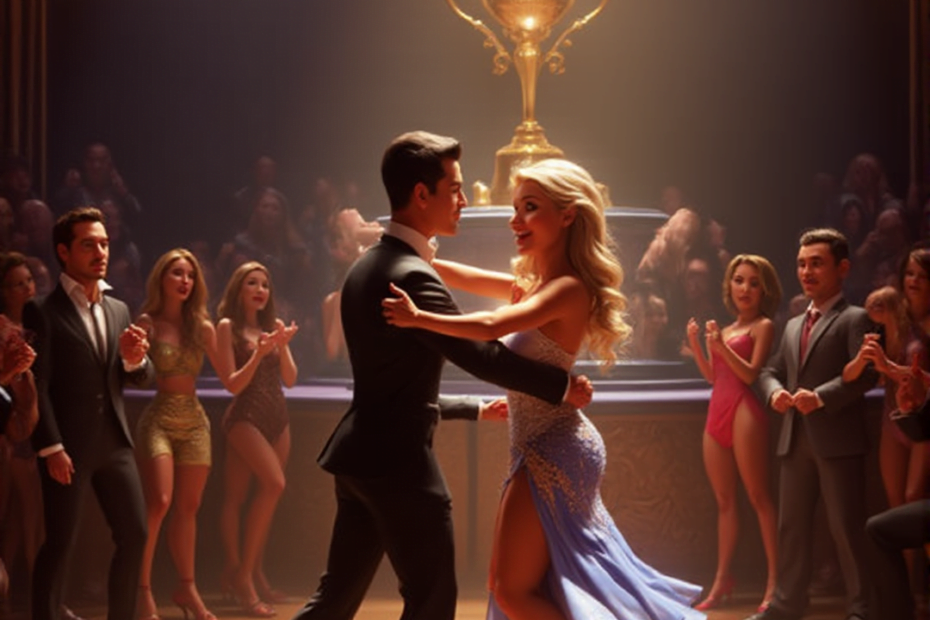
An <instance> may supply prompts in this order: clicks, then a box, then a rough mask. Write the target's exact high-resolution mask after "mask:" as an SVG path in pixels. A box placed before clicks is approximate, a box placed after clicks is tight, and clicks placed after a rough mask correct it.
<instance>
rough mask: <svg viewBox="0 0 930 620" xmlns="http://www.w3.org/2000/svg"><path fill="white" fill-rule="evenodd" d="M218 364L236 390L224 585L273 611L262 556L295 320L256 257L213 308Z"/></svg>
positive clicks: (229, 443) (278, 477) (275, 597)
mask: <svg viewBox="0 0 930 620" xmlns="http://www.w3.org/2000/svg"><path fill="white" fill-rule="evenodd" d="M217 314H218V315H219V319H220V320H219V323H217V326H216V339H217V349H218V356H217V357H218V360H217V363H218V368H217V372H218V373H219V374H220V376H225V377H227V381H226V387H227V389H228V390H229V391H230V392H232V393H233V394H234V395H235V396H234V398H233V401H232V403H230V405H229V409H227V410H226V414H225V415H224V416H223V430H224V431H225V433H226V468H225V473H226V477H225V496H224V499H223V508H222V512H221V515H220V529H221V533H222V537H223V546H224V548H225V551H226V565H225V570H224V572H223V587H224V589H225V590H226V591H227V592H228V593H229V594H231V595H232V596H233V597H234V598H235V599H236V600H237V601H238V602H239V605H240V606H241V607H242V611H243V612H244V613H245V614H246V615H250V616H253V617H259V618H267V617H271V616H273V615H275V610H274V607H272V605H271V604H272V603H279V602H282V601H283V599H284V595H283V594H282V593H280V592H278V591H277V590H274V589H273V588H271V587H270V586H269V585H268V581H267V579H265V574H264V571H263V570H262V558H263V555H264V550H265V543H266V542H267V539H268V531H269V529H270V527H271V520H272V518H273V517H274V512H275V509H276V508H277V505H278V499H279V498H280V497H281V493H282V492H283V491H284V483H285V481H284V469H285V466H286V464H287V459H288V456H289V455H290V450H291V434H290V423H289V419H288V414H287V403H286V402H285V400H284V391H283V390H282V387H281V386H282V383H283V384H284V385H286V386H287V387H291V386H292V385H294V382H295V381H296V380H297V365H296V364H295V363H294V358H293V356H292V355H291V350H290V347H289V346H288V343H290V341H291V338H293V337H294V334H296V333H297V326H296V325H294V324H293V323H291V325H289V326H285V325H284V323H283V322H282V321H281V320H280V319H278V318H277V316H276V315H275V304H274V296H273V289H272V285H271V276H270V275H269V273H268V270H267V269H266V268H265V267H264V266H263V265H262V264H261V263H257V262H254V261H253V262H247V263H243V264H242V265H240V266H239V267H238V268H237V269H236V270H235V271H234V272H233V274H232V276H231V277H230V279H229V283H228V284H227V285H226V291H225V293H223V299H222V301H221V302H220V305H219V308H218V309H217ZM253 477H254V478H255V480H256V481H257V482H258V489H257V491H256V493H255V494H254V496H253V499H252V501H251V504H250V505H249V507H248V510H247V513H246V518H245V527H244V528H241V529H243V531H244V535H243V536H242V541H241V545H240V523H239V514H240V512H241V509H242V506H243V504H245V501H246V498H247V496H248V491H249V483H250V482H251V480H252V478H253Z"/></svg>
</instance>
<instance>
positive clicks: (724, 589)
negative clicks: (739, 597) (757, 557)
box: [694, 575, 736, 611]
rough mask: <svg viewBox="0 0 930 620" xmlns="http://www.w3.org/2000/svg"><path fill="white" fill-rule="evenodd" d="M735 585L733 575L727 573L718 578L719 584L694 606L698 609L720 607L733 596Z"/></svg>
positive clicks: (704, 609) (706, 609)
mask: <svg viewBox="0 0 930 620" xmlns="http://www.w3.org/2000/svg"><path fill="white" fill-rule="evenodd" d="M735 586H736V584H735V582H734V581H733V577H731V576H729V575H727V576H726V577H725V578H723V579H721V580H720V585H719V586H718V587H717V588H716V589H712V590H711V592H710V594H708V595H707V598H705V599H704V600H703V601H701V602H700V603H698V604H697V605H695V606H694V608H695V609H697V610H698V611H708V610H710V609H716V608H718V607H722V606H724V605H726V604H727V603H729V602H730V600H731V599H732V598H733V588H734V587H735Z"/></svg>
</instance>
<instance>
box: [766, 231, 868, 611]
mask: <svg viewBox="0 0 930 620" xmlns="http://www.w3.org/2000/svg"><path fill="white" fill-rule="evenodd" d="M849 266H850V265H849V244H848V242H847V241H846V238H845V237H843V235H842V234H840V233H839V232H837V231H835V230H833V229H828V228H825V229H817V230H811V231H808V232H806V233H804V234H803V235H802V236H801V239H800V248H799V250H798V258H797V275H798V280H799V281H800V283H801V287H802V289H803V291H804V294H805V296H807V297H808V298H809V299H810V305H809V306H808V309H807V312H805V313H804V314H802V315H800V316H797V317H795V318H793V319H791V320H790V321H789V322H788V324H787V326H786V327H785V331H784V334H783V335H782V340H781V344H780V346H779V347H778V350H777V351H776V353H775V354H774V355H773V356H772V359H771V360H769V364H768V366H767V367H765V368H763V369H762V372H761V373H760V374H759V378H758V380H757V388H758V390H759V391H760V393H761V396H762V398H763V402H766V403H768V404H769V406H770V407H771V408H772V409H774V410H775V411H776V412H778V413H779V414H781V415H782V416H783V420H782V427H781V435H780V437H779V438H778V447H777V450H776V452H777V455H778V456H779V458H780V473H779V484H780V489H779V507H778V568H777V574H776V586H777V587H776V591H775V597H774V599H773V600H772V602H771V605H769V607H768V608H767V609H765V610H764V611H762V612H760V613H758V614H755V615H754V616H752V619H753V620H795V619H797V618H800V617H801V616H803V615H804V611H805V609H806V608H807V604H808V594H807V590H808V586H809V585H810V579H811V548H812V546H813V539H812V534H813V522H814V510H815V508H816V505H817V501H818V499H819V498H823V503H824V506H825V508H826V513H827V521H828V522H829V524H830V533H831V535H832V537H833V541H834V543H835V544H836V551H837V558H838V560H839V564H840V569H841V570H842V573H843V580H844V582H845V584H846V597H847V611H846V613H847V614H848V617H849V618H862V619H864V618H866V614H867V602H866V599H867V596H868V585H867V580H866V573H865V566H866V565H865V557H864V555H865V536H864V529H863V528H864V525H865V517H866V513H865V510H866V508H865V455H866V453H867V451H868V439H867V433H866V422H865V417H864V416H865V400H864V396H865V393H866V392H867V391H868V389H869V388H871V387H872V386H873V385H874V383H875V373H874V372H873V371H872V370H871V369H869V370H866V371H865V372H863V373H862V374H861V375H860V377H859V378H858V379H857V380H856V381H853V382H851V383H844V382H843V379H842V373H843V368H844V366H845V365H846V364H847V362H849V361H850V360H851V359H852V358H853V357H855V356H856V353H857V352H858V350H859V347H860V345H861V343H862V340H863V337H864V335H865V333H866V332H867V331H868V329H869V327H870V322H869V319H868V316H867V314H866V312H865V310H863V309H862V308H858V307H855V306H852V305H850V304H848V303H847V302H846V300H844V299H843V294H842V287H843V279H844V278H845V277H846V275H847V273H848V272H849Z"/></svg>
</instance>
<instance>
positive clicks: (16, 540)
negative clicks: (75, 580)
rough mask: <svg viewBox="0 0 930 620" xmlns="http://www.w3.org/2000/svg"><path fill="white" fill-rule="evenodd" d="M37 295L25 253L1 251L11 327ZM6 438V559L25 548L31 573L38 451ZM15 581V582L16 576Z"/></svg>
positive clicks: (38, 532) (3, 300)
mask: <svg viewBox="0 0 930 620" xmlns="http://www.w3.org/2000/svg"><path fill="white" fill-rule="evenodd" d="M34 297H35V284H34V283H33V278H32V274H31V273H30V271H29V268H28V267H27V265H26V257H25V256H23V255H22V254H19V253H17V252H9V253H7V254H3V255H0V311H2V312H3V316H4V317H6V318H7V319H9V321H10V322H11V323H12V329H16V330H22V324H23V312H24V310H25V308H26V305H27V304H28V303H29V302H30V301H31V300H32V299H33V298H34ZM32 307H33V309H34V308H35V306H32ZM4 324H5V325H6V321H5V320H4ZM24 336H25V338H26V340H27V341H28V340H29V339H30V337H31V336H30V335H29V334H24ZM7 441H8V442H9V443H10V449H11V450H10V457H11V458H10V459H9V461H7V465H8V473H9V476H10V493H11V495H10V502H9V503H8V504H7V511H6V525H7V528H6V531H5V532H4V536H3V559H4V561H5V562H6V564H7V566H10V567H11V568H12V567H15V566H16V560H17V558H18V557H19V553H20V551H22V555H23V558H24V560H25V567H26V571H27V572H26V575H31V574H32V569H33V566H34V564H35V558H36V554H37V553H38V551H39V545H40V544H41V542H42V487H41V486H40V484H39V472H38V469H37V468H36V454H35V451H34V450H33V449H32V446H31V445H30V443H29V440H28V439H22V440H20V441H11V439H10V438H7ZM13 583H16V580H15V579H14V580H13ZM17 590H18V591H20V592H22V593H27V592H29V586H28V583H27V582H25V580H24V581H23V584H22V585H21V586H19V587H17Z"/></svg>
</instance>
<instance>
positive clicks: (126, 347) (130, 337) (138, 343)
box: [119, 323, 149, 366]
mask: <svg viewBox="0 0 930 620" xmlns="http://www.w3.org/2000/svg"><path fill="white" fill-rule="evenodd" d="M148 351H149V338H148V335H147V334H146V333H145V330H144V329H143V328H141V327H139V326H138V325H136V324H135V323H132V324H130V325H129V327H127V328H126V329H124V330H123V333H121V334H120V335H119V353H120V356H121V357H122V358H123V360H124V361H125V362H126V363H127V364H129V365H130V366H138V365H139V364H141V363H142V360H144V359H145V354H146V353H148Z"/></svg>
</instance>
